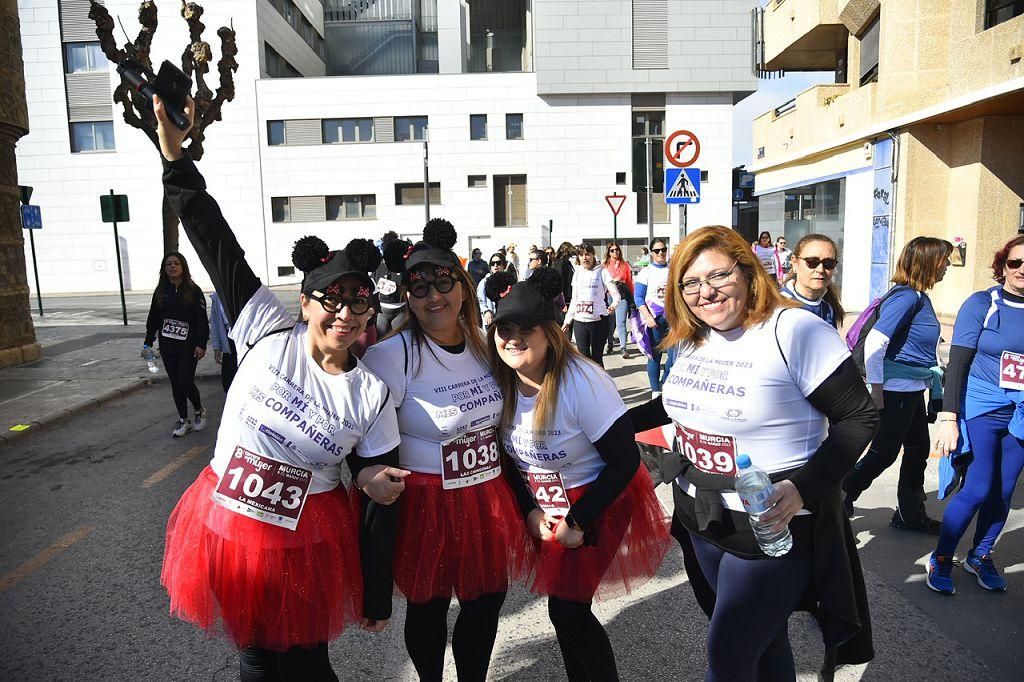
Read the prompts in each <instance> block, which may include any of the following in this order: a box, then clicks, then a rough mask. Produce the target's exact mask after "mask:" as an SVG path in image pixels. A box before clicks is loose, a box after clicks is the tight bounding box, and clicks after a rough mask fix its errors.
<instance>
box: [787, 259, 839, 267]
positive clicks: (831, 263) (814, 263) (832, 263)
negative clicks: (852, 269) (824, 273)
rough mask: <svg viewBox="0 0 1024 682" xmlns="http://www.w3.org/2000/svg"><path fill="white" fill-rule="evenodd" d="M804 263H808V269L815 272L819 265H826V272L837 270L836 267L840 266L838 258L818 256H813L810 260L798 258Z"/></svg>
mask: <svg viewBox="0 0 1024 682" xmlns="http://www.w3.org/2000/svg"><path fill="white" fill-rule="evenodd" d="M797 258H799V259H800V260H802V261H803V262H804V263H807V267H809V268H810V269H811V270H814V269H815V268H817V267H818V266H819V265H824V266H825V269H826V270H835V269H836V266H837V265H839V259H838V258H818V257H817V256H811V257H809V258H802V257H800V256H797Z"/></svg>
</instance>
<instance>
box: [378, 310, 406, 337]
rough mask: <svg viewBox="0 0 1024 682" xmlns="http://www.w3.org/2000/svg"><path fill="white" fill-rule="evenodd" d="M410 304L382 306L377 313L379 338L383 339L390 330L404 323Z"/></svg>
mask: <svg viewBox="0 0 1024 682" xmlns="http://www.w3.org/2000/svg"><path fill="white" fill-rule="evenodd" d="M407 307H408V306H402V307H401V308H381V309H380V312H378V313H377V338H378V339H383V338H384V337H385V336H387V334H388V332H390V331H391V330H392V329H394V328H395V327H397V326H398V325H400V324H401V323H402V320H403V319H404V316H405V311H406V309H407Z"/></svg>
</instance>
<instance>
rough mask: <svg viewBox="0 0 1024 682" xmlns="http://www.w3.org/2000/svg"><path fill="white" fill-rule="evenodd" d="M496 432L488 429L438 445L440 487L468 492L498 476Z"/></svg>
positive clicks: (495, 428) (496, 430)
mask: <svg viewBox="0 0 1024 682" xmlns="http://www.w3.org/2000/svg"><path fill="white" fill-rule="evenodd" d="M498 455H499V450H498V428H497V427H496V426H488V427H487V428H485V429H478V430H476V431H470V432H469V433H466V434H463V435H461V436H459V437H458V438H454V439H452V440H450V441H448V442H446V443H441V487H442V488H444V489H445V490H454V489H456V488H468V487H470V486H473V485H479V484H480V483H483V482H484V481H489V480H491V479H492V478H496V477H497V476H500V475H501V457H499V456H498Z"/></svg>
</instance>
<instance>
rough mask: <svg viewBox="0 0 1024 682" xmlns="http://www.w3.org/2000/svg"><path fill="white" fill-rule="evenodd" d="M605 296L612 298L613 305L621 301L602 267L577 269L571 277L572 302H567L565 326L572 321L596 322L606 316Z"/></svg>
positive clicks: (613, 284) (612, 282)
mask: <svg viewBox="0 0 1024 682" xmlns="http://www.w3.org/2000/svg"><path fill="white" fill-rule="evenodd" d="M605 294H608V295H609V296H611V297H612V304H613V305H614V304H615V303H618V302H619V301H621V300H622V297H621V296H620V295H619V290H618V288H617V287H616V286H615V282H614V281H613V280H612V276H611V275H610V274H609V273H608V271H607V270H605V269H604V267H602V266H600V265H598V266H596V267H595V268H594V269H593V270H587V269H586V268H584V267H580V268H578V269H577V270H576V272H575V273H573V276H572V300H571V301H569V312H568V313H567V314H566V316H565V324H569V323H570V322H572V321H573V320H577V321H579V322H597V321H598V320H600V319H601V318H602V317H604V316H605V315H607V314H608V304H607V303H605Z"/></svg>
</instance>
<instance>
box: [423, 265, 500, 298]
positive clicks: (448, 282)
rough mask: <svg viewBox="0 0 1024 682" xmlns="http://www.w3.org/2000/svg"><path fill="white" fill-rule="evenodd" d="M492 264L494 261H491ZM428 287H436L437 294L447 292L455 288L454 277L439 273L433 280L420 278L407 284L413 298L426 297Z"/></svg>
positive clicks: (428, 291) (428, 290)
mask: <svg viewBox="0 0 1024 682" xmlns="http://www.w3.org/2000/svg"><path fill="white" fill-rule="evenodd" d="M491 265H494V263H491ZM430 287H434V288H435V289H437V293H439V294H447V293H448V292H449V291H451V290H452V289H454V288H455V278H454V277H449V276H447V275H441V276H440V277H437V278H435V279H433V280H427V279H420V280H416V281H415V282H413V283H412V284H410V285H409V293H410V294H412V295H413V296H414V297H415V298H426V297H427V294H429V293H430Z"/></svg>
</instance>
